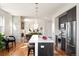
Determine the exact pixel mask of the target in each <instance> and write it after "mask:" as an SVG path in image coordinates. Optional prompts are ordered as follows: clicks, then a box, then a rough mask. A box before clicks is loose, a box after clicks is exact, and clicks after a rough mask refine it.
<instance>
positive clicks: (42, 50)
mask: <svg viewBox="0 0 79 59" xmlns="http://www.w3.org/2000/svg"><path fill="white" fill-rule="evenodd" d="M53 55H54V52H53V43H38V56H53Z"/></svg>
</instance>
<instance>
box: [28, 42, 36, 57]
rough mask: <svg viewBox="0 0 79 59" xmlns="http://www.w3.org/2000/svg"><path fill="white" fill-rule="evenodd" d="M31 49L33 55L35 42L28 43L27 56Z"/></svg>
mask: <svg viewBox="0 0 79 59" xmlns="http://www.w3.org/2000/svg"><path fill="white" fill-rule="evenodd" d="M31 50H33V51H32V52H33V55H34V56H35V43H30V44H29V45H28V56H29V54H30V52H31Z"/></svg>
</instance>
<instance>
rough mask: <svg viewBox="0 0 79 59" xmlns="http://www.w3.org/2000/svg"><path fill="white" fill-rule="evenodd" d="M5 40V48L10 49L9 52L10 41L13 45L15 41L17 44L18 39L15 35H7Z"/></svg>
mask: <svg viewBox="0 0 79 59" xmlns="http://www.w3.org/2000/svg"><path fill="white" fill-rule="evenodd" d="M3 42H4V45H5V48H6V49H7V50H8V52H9V43H12V47H13V43H15V46H16V39H15V37H14V36H6V37H5V38H4V39H3Z"/></svg>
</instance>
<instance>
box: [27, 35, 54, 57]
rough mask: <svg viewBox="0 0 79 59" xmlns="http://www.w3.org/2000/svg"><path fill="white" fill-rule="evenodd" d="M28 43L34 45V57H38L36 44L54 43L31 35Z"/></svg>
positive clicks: (51, 40)
mask: <svg viewBox="0 0 79 59" xmlns="http://www.w3.org/2000/svg"><path fill="white" fill-rule="evenodd" d="M28 43H35V56H38V44H39V43H54V41H53V39H50V38H48V39H47V40H44V39H42V36H39V35H33V36H32V37H31V39H30V40H29V42H28Z"/></svg>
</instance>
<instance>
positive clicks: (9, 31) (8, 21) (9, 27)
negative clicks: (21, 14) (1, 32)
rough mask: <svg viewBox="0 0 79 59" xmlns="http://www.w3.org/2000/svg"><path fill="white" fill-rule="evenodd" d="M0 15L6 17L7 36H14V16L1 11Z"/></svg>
mask: <svg viewBox="0 0 79 59" xmlns="http://www.w3.org/2000/svg"><path fill="white" fill-rule="evenodd" d="M0 15H1V16H4V18H5V35H11V34H12V24H11V22H12V16H11V15H10V14H9V13H7V12H5V11H3V10H2V9H0Z"/></svg>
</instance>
